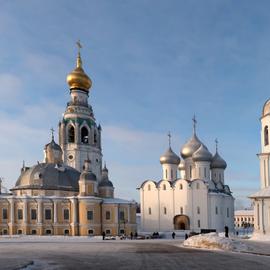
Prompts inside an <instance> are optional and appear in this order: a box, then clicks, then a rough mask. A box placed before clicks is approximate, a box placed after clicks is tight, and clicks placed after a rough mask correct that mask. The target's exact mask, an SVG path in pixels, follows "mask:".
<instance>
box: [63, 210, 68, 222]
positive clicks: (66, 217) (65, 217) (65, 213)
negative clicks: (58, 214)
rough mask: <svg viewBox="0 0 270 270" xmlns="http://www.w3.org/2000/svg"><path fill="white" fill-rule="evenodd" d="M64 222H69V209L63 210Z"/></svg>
mask: <svg viewBox="0 0 270 270" xmlns="http://www.w3.org/2000/svg"><path fill="white" fill-rule="evenodd" d="M64 220H69V209H64Z"/></svg>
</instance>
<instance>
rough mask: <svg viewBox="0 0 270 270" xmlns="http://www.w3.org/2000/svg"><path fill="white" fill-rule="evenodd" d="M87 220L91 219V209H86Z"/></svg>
mask: <svg viewBox="0 0 270 270" xmlns="http://www.w3.org/2000/svg"><path fill="white" fill-rule="evenodd" d="M87 220H93V211H92V210H88V211H87Z"/></svg>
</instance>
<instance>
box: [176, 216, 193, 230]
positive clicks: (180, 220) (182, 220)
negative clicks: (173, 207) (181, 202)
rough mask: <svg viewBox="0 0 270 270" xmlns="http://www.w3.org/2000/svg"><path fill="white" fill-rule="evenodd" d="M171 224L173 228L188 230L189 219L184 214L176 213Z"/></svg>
mask: <svg viewBox="0 0 270 270" xmlns="http://www.w3.org/2000/svg"><path fill="white" fill-rule="evenodd" d="M173 224H174V229H175V230H189V229H190V221H189V217H188V216H186V215H177V216H175V217H174V218H173Z"/></svg>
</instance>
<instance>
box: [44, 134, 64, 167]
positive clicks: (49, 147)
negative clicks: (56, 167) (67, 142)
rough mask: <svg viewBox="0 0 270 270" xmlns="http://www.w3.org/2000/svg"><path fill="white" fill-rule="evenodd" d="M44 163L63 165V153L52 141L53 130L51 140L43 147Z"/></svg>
mask: <svg viewBox="0 0 270 270" xmlns="http://www.w3.org/2000/svg"><path fill="white" fill-rule="evenodd" d="M44 154H45V162H46V163H54V164H60V163H63V160H62V155H63V151H62V149H61V147H60V145H59V144H57V143H56V142H55V141H54V136H53V129H52V140H51V142H50V143H48V144H46V145H45V147H44Z"/></svg>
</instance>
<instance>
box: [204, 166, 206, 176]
mask: <svg viewBox="0 0 270 270" xmlns="http://www.w3.org/2000/svg"><path fill="white" fill-rule="evenodd" d="M204 177H206V168H204Z"/></svg>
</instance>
